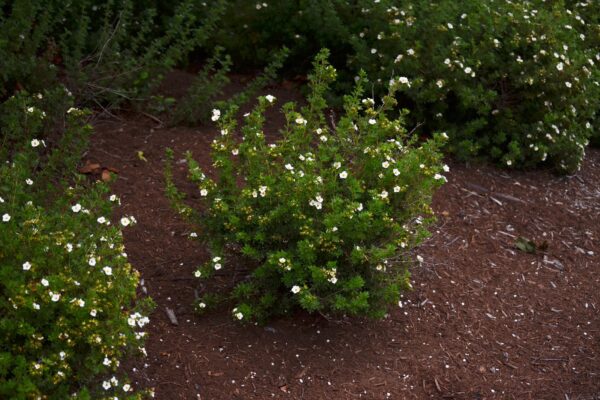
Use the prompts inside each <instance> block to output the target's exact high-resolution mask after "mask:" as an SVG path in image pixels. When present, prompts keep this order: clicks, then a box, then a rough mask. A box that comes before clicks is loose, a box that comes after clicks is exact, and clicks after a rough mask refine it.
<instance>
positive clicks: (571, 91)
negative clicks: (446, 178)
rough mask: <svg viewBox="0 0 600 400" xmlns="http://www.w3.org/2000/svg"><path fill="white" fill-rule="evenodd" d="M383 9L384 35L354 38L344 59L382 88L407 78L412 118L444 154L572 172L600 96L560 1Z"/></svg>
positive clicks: (498, 0) (572, 17)
mask: <svg viewBox="0 0 600 400" xmlns="http://www.w3.org/2000/svg"><path fill="white" fill-rule="evenodd" d="M383 3H386V4H383ZM389 5H390V3H389V2H382V3H381V4H379V5H378V7H377V8H378V9H379V13H380V14H383V15H385V18H387V20H388V22H389V23H388V28H387V29H386V30H384V31H373V30H365V31H363V32H361V33H362V36H363V37H358V38H356V39H355V47H356V48H357V53H356V54H357V55H356V59H354V60H352V62H354V63H356V65H357V67H358V66H361V67H362V66H364V65H370V66H372V67H373V68H376V69H381V71H380V74H379V76H380V77H381V81H382V82H383V81H384V80H385V79H386V78H385V77H388V76H390V75H391V74H392V73H396V74H398V73H399V74H401V75H402V76H405V77H406V79H405V84H404V85H403V86H402V89H401V92H402V95H403V97H404V98H405V99H406V101H407V102H408V103H409V104H410V105H411V108H412V109H413V110H414V114H413V115H414V116H415V117H416V118H417V119H419V120H423V121H427V125H428V127H429V128H430V129H444V130H447V131H448V134H449V135H450V137H451V139H452V143H451V146H450V149H451V150H452V151H454V152H455V153H456V154H458V155H459V156H461V157H465V158H466V157H479V156H485V157H488V158H490V159H492V160H495V161H498V162H501V163H502V164H504V165H507V166H515V167H527V166H534V165H538V164H548V165H550V166H552V167H554V168H556V169H557V170H558V171H560V172H572V171H575V170H576V169H578V168H579V166H580V165H581V161H582V158H583V154H584V148H585V146H586V145H587V142H588V139H589V137H590V135H591V123H592V121H593V120H594V119H595V118H596V116H595V112H596V111H597V110H598V104H599V103H598V102H599V99H600V92H599V91H598V86H597V85H598V82H597V81H596V82H594V78H597V74H596V76H595V77H594V74H593V73H592V68H593V67H591V66H590V65H589V64H588V60H587V57H586V45H585V40H584V38H583V37H581V36H580V35H579V34H578V32H577V31H576V30H575V29H574V28H573V26H574V25H575V24H576V23H579V22H577V21H578V19H577V18H578V17H579V16H578V14H576V13H573V12H572V11H571V10H566V9H565V7H564V4H562V3H560V2H553V3H552V5H549V4H544V2H539V1H532V2H514V3H513V2H508V1H503V0H488V1H477V2H467V3H464V2H463V3H457V2H453V1H447V0H444V1H437V2H433V3H432V2H429V1H411V2H407V3H405V4H404V5H403V6H402V7H398V8H395V7H389ZM365 12H367V13H376V10H375V8H374V9H372V10H365ZM369 61H370V62H369Z"/></svg>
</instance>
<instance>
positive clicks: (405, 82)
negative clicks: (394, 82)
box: [398, 76, 409, 85]
mask: <svg viewBox="0 0 600 400" xmlns="http://www.w3.org/2000/svg"><path fill="white" fill-rule="evenodd" d="M398 82H400V83H403V84H405V85H406V84H408V82H409V81H408V78H407V77H405V76H401V77H400V78H398Z"/></svg>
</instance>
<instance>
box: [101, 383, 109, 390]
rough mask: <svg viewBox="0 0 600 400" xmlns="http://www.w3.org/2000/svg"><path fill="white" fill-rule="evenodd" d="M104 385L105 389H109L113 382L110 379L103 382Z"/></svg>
mask: <svg viewBox="0 0 600 400" xmlns="http://www.w3.org/2000/svg"><path fill="white" fill-rule="evenodd" d="M102 387H103V388H104V390H108V389H110V388H111V384H110V382H109V381H104V382H102Z"/></svg>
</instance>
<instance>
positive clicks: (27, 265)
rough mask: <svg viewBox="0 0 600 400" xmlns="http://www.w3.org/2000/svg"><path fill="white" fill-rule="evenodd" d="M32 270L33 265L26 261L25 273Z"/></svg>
mask: <svg viewBox="0 0 600 400" xmlns="http://www.w3.org/2000/svg"><path fill="white" fill-rule="evenodd" d="M30 269H31V263H30V262H29V261H26V262H24V263H23V271H29V270H30Z"/></svg>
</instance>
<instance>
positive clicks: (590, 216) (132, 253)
mask: <svg viewBox="0 0 600 400" xmlns="http://www.w3.org/2000/svg"><path fill="white" fill-rule="evenodd" d="M269 91H270V92H272V94H274V95H275V96H276V97H278V98H280V102H279V104H282V103H283V99H297V98H298V95H297V94H296V93H294V92H291V91H290V90H288V89H285V88H282V87H272V88H270V89H269ZM273 112H275V111H273ZM277 123H279V122H276V123H273V124H272V125H268V126H267V127H266V129H267V131H268V132H269V133H270V134H271V135H272V136H271V137H274V135H275V134H276V127H277ZM95 128H96V132H95V134H94V137H93V140H92V146H91V150H90V153H89V154H88V156H87V158H89V159H90V160H92V161H97V162H99V163H100V164H102V165H103V166H109V167H112V168H115V169H117V170H118V171H119V175H118V179H117V180H116V182H115V183H114V184H113V190H114V192H115V193H117V194H118V195H119V196H120V197H121V200H122V207H121V208H120V209H119V211H118V212H119V213H122V214H127V215H134V216H135V217H136V218H137V220H138V224H137V225H136V226H134V227H132V228H129V229H126V230H125V232H124V235H125V244H126V251H127V253H128V254H129V258H130V261H131V262H132V264H133V265H134V266H135V267H136V268H137V269H138V270H139V271H140V272H141V276H142V278H143V280H144V287H145V288H146V289H147V291H148V294H149V295H150V296H151V297H152V298H153V299H154V300H155V302H156V303H157V309H156V311H155V313H154V314H153V315H152V316H151V324H150V327H149V333H150V337H149V340H148V342H147V351H148V357H147V359H144V360H141V361H139V362H138V363H137V367H136V369H135V371H134V372H132V373H131V376H132V377H133V379H134V381H135V382H136V383H137V384H138V385H139V386H143V387H154V388H155V389H156V398H157V399H160V400H163V399H205V400H206V399H232V398H240V399H251V398H254V399H272V398H276V399H325V398H331V399H356V398H364V399H387V398H393V399H424V398H434V399H492V398H502V399H593V398H599V397H600V358H599V357H600V339H599V337H600V319H599V318H598V307H600V294H599V290H598V288H600V285H599V281H600V274H598V270H599V267H600V257H599V254H600V151H598V150H594V149H592V150H590V151H589V152H588V155H587V159H586V162H585V164H584V166H583V168H582V170H581V171H580V172H579V173H578V174H577V175H576V176H574V177H556V176H553V175H551V174H550V173H547V172H544V171H529V172H514V171H502V170H498V169H496V168H494V167H491V166H485V165H482V166H480V165H471V166H468V165H464V164H459V163H454V162H449V164H450V167H451V172H450V173H449V174H448V180H449V182H448V183H447V184H446V185H445V186H444V187H443V188H442V189H441V190H440V191H439V192H438V193H437V194H436V196H435V199H434V204H433V208H434V210H435V211H436V213H437V214H438V224H437V226H436V227H435V228H434V230H433V235H432V237H431V238H430V239H429V240H428V241H427V242H426V243H425V244H424V245H422V246H421V247H420V248H419V249H417V253H418V254H420V255H421V256H422V257H423V258H424V260H425V261H424V262H423V263H422V264H421V265H420V266H418V267H416V268H415V269H414V270H413V282H414V283H413V286H414V288H415V290H414V291H413V292H411V293H408V294H406V295H405V297H404V298H403V301H402V306H401V307H400V306H398V307H395V308H394V309H393V310H391V311H390V313H389V316H388V318H386V319H384V320H381V321H366V320H340V321H328V320H325V319H324V318H321V317H314V316H307V315H303V314H298V315H295V316H290V318H283V319H279V320H275V321H272V322H271V323H270V324H269V325H267V326H240V325H239V324H237V323H235V322H234V321H233V320H232V318H231V316H230V315H228V314H227V313H212V314H209V315H206V316H202V317H199V316H197V315H195V314H194V312H193V309H192V301H193V299H194V290H195V289H196V288H197V286H198V282H197V281H196V280H195V279H194V278H193V276H192V272H193V271H194V270H195V268H196V267H197V266H198V265H199V264H201V263H202V262H204V261H205V260H206V259H207V258H208V254H207V252H206V249H205V248H203V247H202V246H201V245H200V244H199V243H197V242H194V241H190V240H188V239H187V236H188V235H189V233H190V227H189V226H187V225H186V224H185V223H183V222H182V221H181V220H180V219H179V218H178V217H177V215H176V214H175V213H174V212H173V211H172V209H171V208H170V206H169V203H168V201H167V200H166V199H165V197H164V182H163V175H162V166H163V161H164V150H165V148H166V147H172V148H173V149H174V150H175V153H176V154H177V155H179V156H181V155H182V154H183V153H184V152H185V151H187V150H191V151H192V152H193V153H194V154H195V156H196V159H197V160H198V161H199V162H200V164H201V165H202V166H203V167H210V161H209V159H208V155H209V151H210V143H211V141H212V138H213V136H214V134H215V131H216V129H215V128H212V127H203V128H183V127H176V128H157V127H156V123H155V122H153V121H152V120H150V119H147V118H144V117H130V118H127V119H126V120H124V121H120V122H115V121H98V122H96V123H95ZM138 151H142V152H143V154H144V157H145V158H146V160H147V161H143V160H141V159H140V158H138V157H137V155H136V154H137V152H138ZM179 158H182V157H179ZM175 172H176V178H177V181H178V182H179V184H180V185H181V186H182V187H184V188H187V189H190V190H192V188H191V186H190V185H189V184H187V183H186V182H185V180H184V177H185V165H183V164H181V163H180V164H177V168H176V171H175ZM190 193H191V191H190ZM519 237H525V238H528V239H530V240H532V241H533V242H535V243H540V244H541V243H543V242H546V244H547V249H546V250H545V251H543V252H538V254H529V253H525V252H521V251H519V250H517V249H516V248H515V241H516V240H517V238H519ZM165 307H169V308H171V309H172V310H173V311H174V312H175V314H176V316H177V318H178V320H179V325H178V326H174V325H172V324H171V323H170V321H169V319H168V317H167V315H166V313H165V311H164V310H165Z"/></svg>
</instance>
